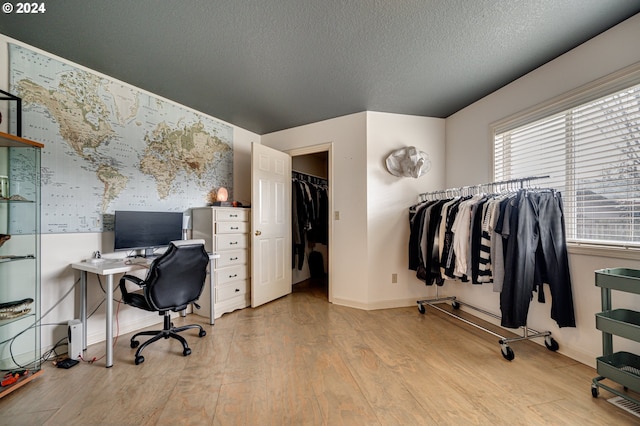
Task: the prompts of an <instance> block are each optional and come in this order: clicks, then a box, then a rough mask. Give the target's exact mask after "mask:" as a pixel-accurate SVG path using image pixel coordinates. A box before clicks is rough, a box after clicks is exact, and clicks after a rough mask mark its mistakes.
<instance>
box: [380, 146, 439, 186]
mask: <svg viewBox="0 0 640 426" xmlns="http://www.w3.org/2000/svg"><path fill="white" fill-rule="evenodd" d="M386 163H387V170H388V171H389V173H391V174H392V175H394V176H398V177H412V178H419V177H420V176H422V175H424V174H425V173H427V172H428V171H429V170H430V169H431V160H429V154H427V153H426V152H424V151H419V150H418V149H416V147H414V146H407V147H405V148H400V149H398V150H396V151H393V152H392V153H391V154H390V155H389V156H388V157H387V161H386Z"/></svg>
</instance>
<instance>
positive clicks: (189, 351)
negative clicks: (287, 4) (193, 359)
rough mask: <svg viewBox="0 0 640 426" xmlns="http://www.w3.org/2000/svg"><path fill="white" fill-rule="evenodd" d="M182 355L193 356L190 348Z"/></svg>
mask: <svg viewBox="0 0 640 426" xmlns="http://www.w3.org/2000/svg"><path fill="white" fill-rule="evenodd" d="M182 355H184V356H188V355H191V349H189V348H187V349H185V350H184V351H182Z"/></svg>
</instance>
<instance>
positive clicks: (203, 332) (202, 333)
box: [198, 330, 207, 337]
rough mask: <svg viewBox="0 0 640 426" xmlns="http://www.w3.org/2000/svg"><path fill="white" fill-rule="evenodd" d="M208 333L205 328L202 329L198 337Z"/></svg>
mask: <svg viewBox="0 0 640 426" xmlns="http://www.w3.org/2000/svg"><path fill="white" fill-rule="evenodd" d="M206 335H207V332H206V331H204V330H200V332H199V333H198V337H204V336H206Z"/></svg>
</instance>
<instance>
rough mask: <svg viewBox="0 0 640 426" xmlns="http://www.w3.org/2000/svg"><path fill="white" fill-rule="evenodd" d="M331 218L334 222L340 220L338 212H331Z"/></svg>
mask: <svg viewBox="0 0 640 426" xmlns="http://www.w3.org/2000/svg"><path fill="white" fill-rule="evenodd" d="M333 218H334V219H335V220H340V212H339V211H335V212H333Z"/></svg>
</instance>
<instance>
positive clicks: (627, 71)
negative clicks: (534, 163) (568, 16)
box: [489, 62, 640, 260]
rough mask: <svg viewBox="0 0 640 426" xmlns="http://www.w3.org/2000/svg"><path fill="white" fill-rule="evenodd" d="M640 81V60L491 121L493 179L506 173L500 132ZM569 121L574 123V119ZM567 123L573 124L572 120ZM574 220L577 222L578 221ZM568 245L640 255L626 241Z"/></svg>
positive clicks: (637, 246) (609, 253)
mask: <svg viewBox="0 0 640 426" xmlns="http://www.w3.org/2000/svg"><path fill="white" fill-rule="evenodd" d="M638 84H640V62H637V63H635V64H632V65H630V66H628V67H625V68H623V69H621V70H619V71H616V72H613V73H611V74H608V75H606V76H604V77H602V78H599V79H597V80H594V81H592V82H590V83H587V84H585V85H582V86H580V87H578V88H576V89H573V90H571V91H569V92H566V93H563V94H561V95H559V96H556V97H554V98H552V99H550V100H548V101H546V102H543V103H540V104H537V105H534V106H532V107H530V108H528V109H525V110H523V111H520V112H518V113H515V114H512V115H510V116H508V117H506V118H504V119H501V120H498V121H496V122H493V123H491V124H490V125H489V130H490V138H491V165H490V166H491V174H492V177H493V180H494V181H495V180H502V179H504V176H498V175H497V173H496V161H497V159H496V157H495V155H496V135H498V134H502V133H505V132H510V131H512V130H514V129H517V128H520V127H523V126H526V125H528V124H531V123H534V122H536V121H539V120H544V119H546V118H549V119H551V118H552V117H554V116H556V115H558V114H561V113H564V112H566V111H567V110H570V109H572V108H576V107H578V106H580V105H584V104H588V103H589V102H592V101H595V100H597V99H600V98H602V97H605V96H607V95H610V94H613V93H615V92H617V91H620V90H624V89H626V88H629V87H632V86H635V85H638ZM567 121H569V122H570V120H567ZM566 125H568V126H570V123H569V124H566ZM568 130H569V129H568ZM568 130H567V132H568ZM569 139H570V138H569ZM503 146H504V142H503ZM506 151H508V150H506ZM566 152H567V154H566V155H570V152H571V148H570V147H569V148H567V151H566ZM503 157H504V155H503ZM500 161H502V162H503V163H504V161H505V160H504V159H502V160H500ZM508 161H510V160H508ZM574 180H575V179H567V181H568V182H571V184H573V183H574ZM571 221H573V222H575V220H571ZM567 246H568V248H569V252H570V253H577V254H586V255H596V256H612V257H616V258H626V259H634V260H637V259H639V258H640V243H625V242H622V241H620V242H605V241H602V242H600V241H596V240H571V241H568V243H567Z"/></svg>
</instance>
